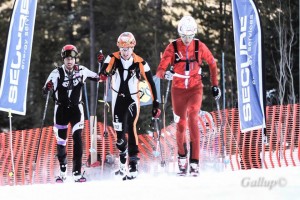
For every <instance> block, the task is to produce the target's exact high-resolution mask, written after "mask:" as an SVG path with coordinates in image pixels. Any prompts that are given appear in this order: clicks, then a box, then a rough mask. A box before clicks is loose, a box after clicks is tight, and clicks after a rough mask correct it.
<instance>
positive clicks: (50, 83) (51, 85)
mask: <svg viewBox="0 0 300 200" xmlns="http://www.w3.org/2000/svg"><path fill="white" fill-rule="evenodd" d="M52 89H53V82H52V80H50V81H48V83H47V84H46V90H47V91H50V90H52Z"/></svg>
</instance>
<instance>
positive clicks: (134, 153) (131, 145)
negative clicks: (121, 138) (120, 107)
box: [127, 102, 139, 178]
mask: <svg viewBox="0 0 300 200" xmlns="http://www.w3.org/2000/svg"><path fill="white" fill-rule="evenodd" d="M128 109H129V110H128V115H127V116H128V117H127V128H128V154H129V173H130V177H131V178H136V177H137V175H138V160H139V158H138V153H139V149H138V133H137V130H136V123H137V120H138V117H139V109H138V108H137V106H136V103H135V102H133V103H131V104H130V105H129V107H128Z"/></svg>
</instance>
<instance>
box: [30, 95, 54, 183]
mask: <svg viewBox="0 0 300 200" xmlns="http://www.w3.org/2000/svg"><path fill="white" fill-rule="evenodd" d="M49 97H50V91H48V93H47V98H46V103H45V109H44V113H43V119H42V124H41V128H40V135H39V139H38V146H37V149H36V154H35V159H34V163H33V166H32V170H33V172H32V181H33V183H34V176H35V170H36V161H37V157H38V154H39V148H40V142H41V137H42V133H43V127H44V123H45V118H46V113H47V108H48V102H49Z"/></svg>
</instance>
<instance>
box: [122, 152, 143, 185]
mask: <svg viewBox="0 0 300 200" xmlns="http://www.w3.org/2000/svg"><path fill="white" fill-rule="evenodd" d="M138 160H139V158H138V157H136V156H133V157H130V158H129V165H128V167H129V173H128V175H126V176H125V177H124V178H123V180H132V179H135V178H136V177H137V175H138Z"/></svg>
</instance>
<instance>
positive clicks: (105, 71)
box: [99, 54, 115, 81]
mask: <svg viewBox="0 0 300 200" xmlns="http://www.w3.org/2000/svg"><path fill="white" fill-rule="evenodd" d="M114 62H115V57H114V56H113V54H111V55H108V56H107V57H106V59H105V60H104V63H103V66H102V68H101V70H100V73H99V76H100V80H102V81H105V80H106V79H107V77H108V76H109V75H110V74H111V73H112V70H113V65H114Z"/></svg>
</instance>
